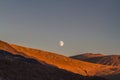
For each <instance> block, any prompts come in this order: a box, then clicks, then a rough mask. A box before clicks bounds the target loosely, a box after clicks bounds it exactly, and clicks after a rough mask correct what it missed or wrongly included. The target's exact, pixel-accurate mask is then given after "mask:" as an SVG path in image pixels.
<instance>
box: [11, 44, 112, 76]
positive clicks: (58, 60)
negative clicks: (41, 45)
mask: <svg viewBox="0 0 120 80" xmlns="http://www.w3.org/2000/svg"><path fill="white" fill-rule="evenodd" d="M11 46H12V47H13V48H15V49H16V50H17V51H18V52H22V53H24V54H25V55H27V56H28V57H31V58H34V59H36V60H38V61H43V62H46V63H48V64H51V65H54V66H57V67H58V68H61V69H65V70H68V71H71V72H74V73H78V74H81V75H84V76H87V75H89V76H92V75H95V74H96V73H97V72H100V71H102V70H105V69H108V68H111V67H110V66H104V65H99V64H93V63H89V62H85V61H79V60H75V59H71V58H69V57H66V56H63V55H58V54H55V53H51V52H47V51H43V50H38V49H32V48H26V47H22V46H18V45H13V44H12V45H11ZM73 65H74V68H73ZM91 67H92V68H91Z"/></svg>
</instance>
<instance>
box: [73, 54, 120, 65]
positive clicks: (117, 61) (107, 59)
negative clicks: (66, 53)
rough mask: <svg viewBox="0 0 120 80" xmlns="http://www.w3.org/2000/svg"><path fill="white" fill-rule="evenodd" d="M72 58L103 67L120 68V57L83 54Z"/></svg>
mask: <svg viewBox="0 0 120 80" xmlns="http://www.w3.org/2000/svg"><path fill="white" fill-rule="evenodd" d="M71 58H74V59H78V60H83V61H87V62H92V63H97V64H103V65H110V66H120V55H102V54H99V55H98V54H89V55H88V54H81V55H77V56H72V57H71Z"/></svg>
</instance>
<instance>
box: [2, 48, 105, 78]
mask: <svg viewBox="0 0 120 80" xmlns="http://www.w3.org/2000/svg"><path fill="white" fill-rule="evenodd" d="M0 80H106V79H103V78H100V77H83V76H81V75H78V74H75V73H72V72H68V71H65V70H62V69H59V68H57V67H55V66H52V65H49V64H46V63H44V62H42V61H41V62H38V61H36V60H34V59H31V58H25V57H23V56H20V55H13V54H11V53H9V52H6V51H3V50H0Z"/></svg>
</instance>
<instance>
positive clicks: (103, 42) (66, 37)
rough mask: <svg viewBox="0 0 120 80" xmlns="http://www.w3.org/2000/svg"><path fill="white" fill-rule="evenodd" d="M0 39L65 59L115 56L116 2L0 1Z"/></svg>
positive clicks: (119, 15)
mask: <svg viewBox="0 0 120 80" xmlns="http://www.w3.org/2000/svg"><path fill="white" fill-rule="evenodd" d="M0 39H1V40H3V41H7V42H9V43H14V44H19V45H23V46H28V47H32V48H38V49H42V50H47V51H51V52H55V53H59V54H63V55H67V56H70V55H76V54H80V53H86V52H92V53H105V54H119V53H120V0H0ZM60 40H63V41H64V42H65V45H64V46H63V47H60V46H59V45H58V43H59V41H60Z"/></svg>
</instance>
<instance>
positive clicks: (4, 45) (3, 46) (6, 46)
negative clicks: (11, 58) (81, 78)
mask: <svg viewBox="0 0 120 80" xmlns="http://www.w3.org/2000/svg"><path fill="white" fill-rule="evenodd" d="M0 49H1V50H5V51H8V52H11V53H17V51H16V50H15V49H14V48H13V47H11V45H9V44H8V43H6V42H4V41H1V40H0Z"/></svg>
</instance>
